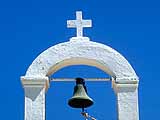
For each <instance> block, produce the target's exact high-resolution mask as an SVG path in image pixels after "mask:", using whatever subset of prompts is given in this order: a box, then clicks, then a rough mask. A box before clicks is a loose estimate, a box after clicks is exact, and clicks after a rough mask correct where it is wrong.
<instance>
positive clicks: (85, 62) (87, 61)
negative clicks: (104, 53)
mask: <svg viewBox="0 0 160 120" xmlns="http://www.w3.org/2000/svg"><path fill="white" fill-rule="evenodd" d="M76 65H86V66H91V67H95V68H97V69H99V70H101V71H103V72H104V73H106V74H108V75H110V76H111V77H113V78H115V75H114V73H113V72H112V71H111V70H110V69H109V68H107V67H106V65H104V63H100V62H99V61H96V60H93V59H86V58H71V59H66V60H63V61H61V62H59V63H58V64H56V65H54V66H52V67H51V68H50V70H49V72H48V74H47V76H51V75H54V73H56V72H57V71H59V70H60V69H63V68H65V67H68V66H76Z"/></svg>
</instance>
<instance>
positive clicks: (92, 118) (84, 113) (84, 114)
mask: <svg viewBox="0 0 160 120" xmlns="http://www.w3.org/2000/svg"><path fill="white" fill-rule="evenodd" d="M81 114H82V116H83V117H84V118H85V120H88V118H90V119H91V120H96V118H94V117H92V116H90V115H89V114H88V113H87V112H85V110H84V108H82V112H81Z"/></svg>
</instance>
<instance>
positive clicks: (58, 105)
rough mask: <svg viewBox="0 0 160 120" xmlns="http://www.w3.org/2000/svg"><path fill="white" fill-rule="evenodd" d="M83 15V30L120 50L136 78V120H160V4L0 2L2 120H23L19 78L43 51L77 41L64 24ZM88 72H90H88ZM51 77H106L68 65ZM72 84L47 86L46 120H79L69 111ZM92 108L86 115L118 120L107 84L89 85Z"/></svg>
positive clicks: (142, 0) (154, 0) (126, 0)
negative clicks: (88, 24) (90, 23)
mask: <svg viewBox="0 0 160 120" xmlns="http://www.w3.org/2000/svg"><path fill="white" fill-rule="evenodd" d="M77 10H82V11H83V15H84V17H83V18H84V19H92V21H93V27H92V28H86V29H85V30H84V34H85V36H88V37H90V39H92V41H95V42H100V43H103V44H105V45H109V46H111V47H112V48H114V49H116V50H117V51H119V52H120V53H121V54H122V55H123V56H125V57H126V59H127V60H128V61H129V62H130V64H131V65H132V66H133V68H134V69H135V71H136V73H137V75H138V76H139V78H140V85H139V109H140V120H152V119H159V113H160V102H159V101H160V94H159V91H160V87H159V84H160V81H159V76H158V75H159V74H160V70H159V67H160V64H159V61H160V54H159V51H160V49H159V45H160V41H159V40H160V2H159V1H158V0H148V1H147V0H132V1H131V0H121V1H119V0H112V1H111V0H110V1H109V0H99V1H91V0H88V1H87V0H76V1H75V0H70V1H66V0H63V1H62V0H46V1H44V0H14V1H13V0H1V1H0V45H1V47H0V54H1V60H0V61H1V62H0V63H1V72H0V74H1V86H0V91H1V99H0V106H1V108H0V113H1V119H4V120H9V119H14V120H23V119H24V91H23V88H22V85H21V82H20V76H22V75H24V74H25V72H26V70H27V68H28V66H29V65H30V64H31V63H32V61H33V60H34V59H35V58H36V57H37V56H38V55H39V54H40V53H41V52H43V51H44V50H46V49H47V48H49V47H51V46H53V45H55V44H58V43H61V42H66V41H68V40H69V38H70V37H72V36H75V35H76V33H75V29H67V27H66V21H67V20H68V19H75V12H76V11H77ZM88 71H89V72H88ZM53 76H54V77H73V78H74V77H106V76H107V75H106V74H105V73H104V72H103V71H101V70H98V69H96V68H93V67H89V66H69V67H67V68H64V69H62V70H60V71H58V72H57V73H55V74H54V75H53ZM73 87H74V83H73V82H68V83H67V82H58V83H51V87H50V89H49V90H48V92H47V94H46V119H47V120H61V119H69V120H75V119H79V120H80V119H83V118H82V117H81V116H80V114H79V113H80V110H78V109H72V108H70V107H69V106H68V105H67V100H68V99H69V98H70V97H71V96H72V92H73ZM87 87H88V92H89V95H90V96H91V97H92V98H93V99H94V100H95V104H94V105H93V106H92V107H90V108H89V109H88V112H89V113H90V114H91V115H93V116H95V117H96V118H97V119H98V120H116V118H117V115H116V98H115V95H114V93H113V90H112V89H111V83H110V82H93V83H91V82H87Z"/></svg>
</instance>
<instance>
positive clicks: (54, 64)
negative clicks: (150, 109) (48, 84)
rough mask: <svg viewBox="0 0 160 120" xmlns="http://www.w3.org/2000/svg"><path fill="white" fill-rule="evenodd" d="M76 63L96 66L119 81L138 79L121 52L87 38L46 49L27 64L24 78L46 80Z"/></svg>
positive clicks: (72, 39) (75, 39)
mask: <svg viewBox="0 0 160 120" xmlns="http://www.w3.org/2000/svg"><path fill="white" fill-rule="evenodd" d="M78 64H83V65H90V66H95V67H97V68H99V69H101V70H103V71H105V72H106V73H108V74H109V75H111V76H112V77H114V78H116V80H119V81H122V80H123V81H125V80H127V81H131V80H138V77H137V75H136V73H135V71H134V69H133V68H132V66H131V65H130V64H129V62H128V61H127V60H126V59H125V58H124V57H123V56H122V55H121V54H120V53H118V52H117V51H115V50H114V49H112V48H111V47H109V46H106V45H103V44H100V43H96V42H92V41H90V40H89V38H87V37H74V38H71V40H70V41H69V42H64V43H60V44H57V45H55V46H52V47H50V48H49V49H47V50H45V51H44V52H42V53H41V54H40V55H39V56H38V57H37V58H36V59H35V60H34V61H33V63H32V64H31V65H30V67H29V68H28V70H27V72H26V75H25V77H37V78H38V77H46V76H49V75H51V74H53V73H54V72H56V71H57V70H59V69H61V68H63V67H65V66H69V65H78Z"/></svg>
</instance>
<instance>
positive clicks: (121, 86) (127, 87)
mask: <svg viewBox="0 0 160 120" xmlns="http://www.w3.org/2000/svg"><path fill="white" fill-rule="evenodd" d="M112 88H113V89H114V92H115V93H117V92H133V91H135V90H136V89H137V88H138V81H126V82H123V83H122V82H116V81H115V80H112Z"/></svg>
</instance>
